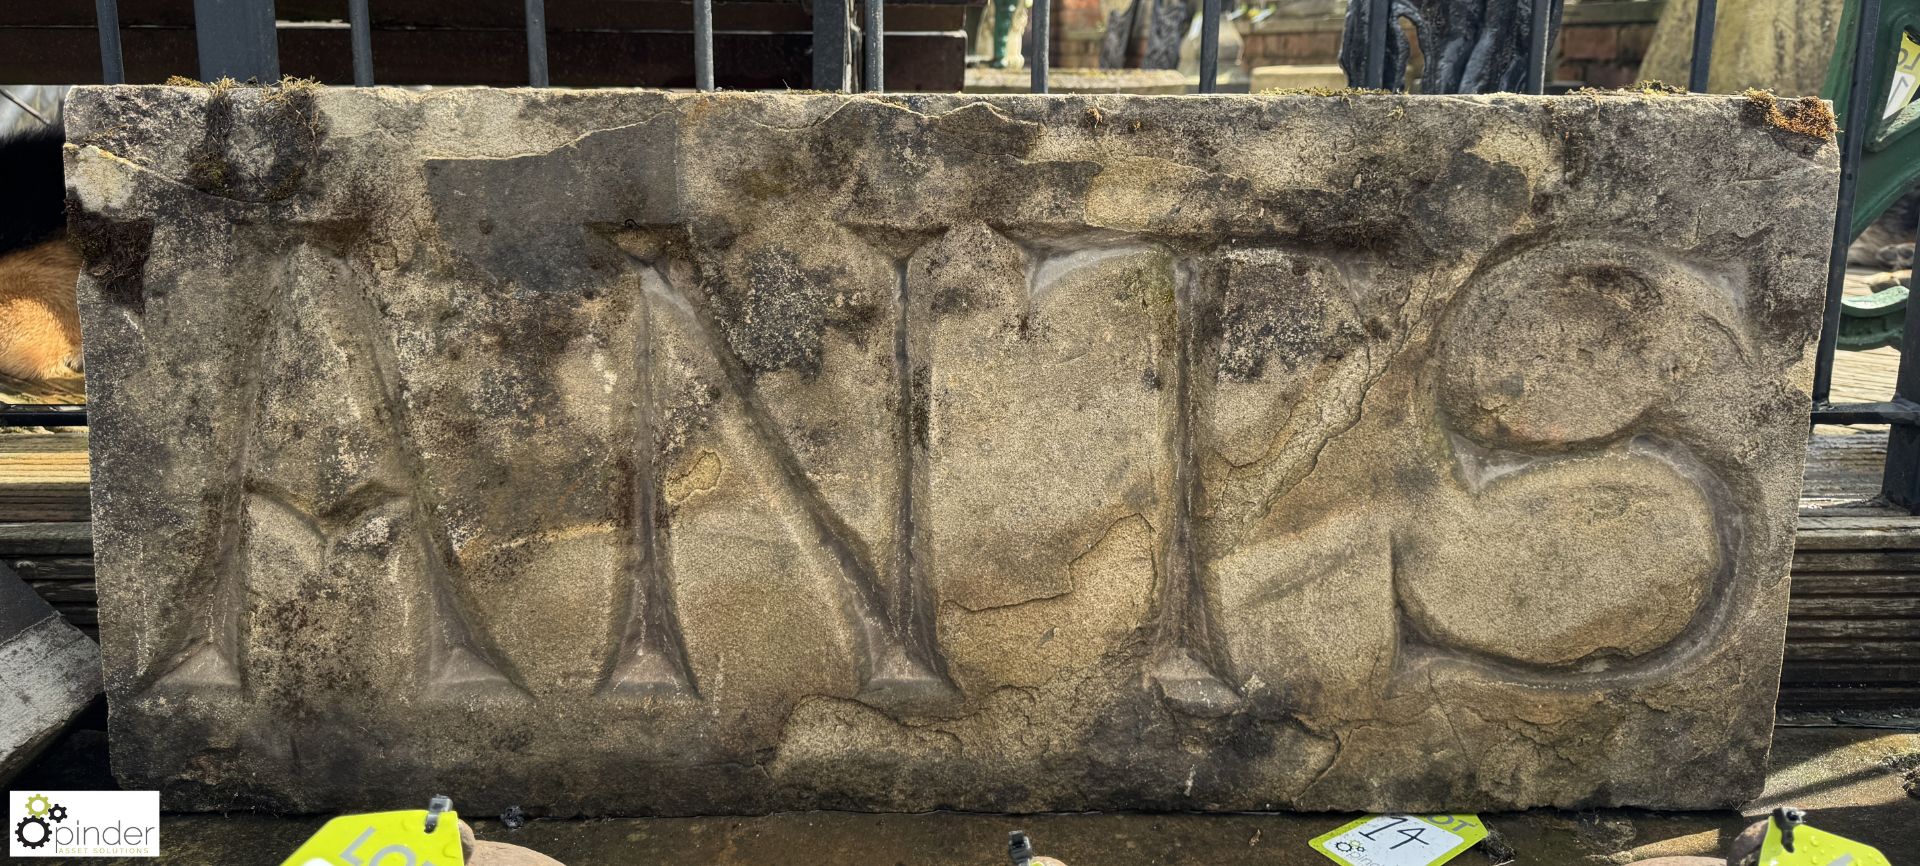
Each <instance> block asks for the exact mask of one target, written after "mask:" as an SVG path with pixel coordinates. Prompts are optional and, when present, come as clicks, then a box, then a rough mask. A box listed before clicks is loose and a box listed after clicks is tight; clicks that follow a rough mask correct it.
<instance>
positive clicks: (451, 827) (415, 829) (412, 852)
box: [280, 809, 466, 866]
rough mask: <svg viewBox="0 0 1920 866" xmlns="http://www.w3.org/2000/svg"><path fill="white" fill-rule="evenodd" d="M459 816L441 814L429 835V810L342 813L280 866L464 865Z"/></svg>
mask: <svg viewBox="0 0 1920 866" xmlns="http://www.w3.org/2000/svg"><path fill="white" fill-rule="evenodd" d="M465 864H466V858H464V857H462V856H461V855H460V816H459V815H457V814H455V813H453V812H442V813H440V821H439V823H438V824H436V825H435V826H434V828H433V832H431V833H429V832H427V810H425V809H407V810H403V811H399V812H372V813H369V814H366V815H342V816H340V817H338V818H335V819H333V820H331V821H328V822H327V825H326V826H325V827H321V828H320V832H318V833H315V834H313V838H311V839H308V840H307V841H306V844H304V845H301V846H300V850H298V851H295V852H293V856H291V857H288V858H287V859H286V860H285V861H283V862H282V863H281V864H280V866H465Z"/></svg>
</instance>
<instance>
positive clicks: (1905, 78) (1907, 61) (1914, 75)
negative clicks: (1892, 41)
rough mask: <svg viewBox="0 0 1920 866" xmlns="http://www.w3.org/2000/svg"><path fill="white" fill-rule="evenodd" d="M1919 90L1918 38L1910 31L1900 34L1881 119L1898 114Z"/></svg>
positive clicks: (1919, 52)
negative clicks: (1885, 106) (1898, 48)
mask: <svg viewBox="0 0 1920 866" xmlns="http://www.w3.org/2000/svg"><path fill="white" fill-rule="evenodd" d="M1915 91H1920V40H1916V39H1914V38H1913V34H1912V33H1906V32H1902V33H1901V34H1900V56H1899V57H1898V58H1895V60H1894V61H1893V81H1892V82H1891V83H1890V84H1889V85H1888V87H1887V110H1886V111H1884V112H1882V113H1881V115H1880V117H1881V119H1883V120H1884V119H1886V118H1890V117H1892V116H1894V115H1896V114H1899V113H1900V112H1901V110H1902V109H1905V108H1906V107H1907V104H1908V103H1911V102H1913V97H1914V93H1915Z"/></svg>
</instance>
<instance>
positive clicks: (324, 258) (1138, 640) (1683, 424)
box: [67, 86, 1836, 815]
mask: <svg viewBox="0 0 1920 866" xmlns="http://www.w3.org/2000/svg"><path fill="white" fill-rule="evenodd" d="M1830 121H1831V115H1830V113H1826V109H1825V108H1824V105H1823V104H1820V103H1818V102H1817V101H1812V102H1809V103H1805V104H1802V103H1793V104H1776V103H1774V102H1772V101H1770V100H1764V99H1758V98H1755V99H1749V98H1743V97H1706V96H1702V97H1684V98H1682V97H1671V96H1647V95H1633V94H1626V95H1592V96H1580V97H1568V98H1541V97H1521V96H1489V97H1473V98H1439V97H1434V98H1423V97H1400V96H1354V95H1339V96H1325V97H1322V96H1287V97H1191V98H1189V97H1152V96H1051V97H1031V96H1022V97H1016V96H1008V97H997V98H990V97H973V96H965V95H961V96H930V97H897V98H896V97H888V98H872V97H864V96H845V95H823V94H749V93H738V94H666V93H659V92H642V91H618V90H612V91H583V92H567V91H547V90H512V91H495V90H481V89H475V90H460V89H455V90H444V91H441V90H436V91H432V92H428V93H416V92H408V91H399V90H381V89H342V90H329V89H315V88H312V87H306V86H293V87H285V88H272V89H258V88H233V87H225V86H220V87H211V88H151V87H148V88H82V89H81V90H79V91H78V92H77V93H76V95H75V97H74V99H73V101H72V103H71V108H70V110H69V113H68V121H67V123H68V126H67V128H68V130H69V134H70V136H71V144H72V146H71V147H70V149H69V165H68V169H69V171H68V175H69V178H70V183H71V186H72V191H73V194H74V197H75V201H76V202H77V203H78V205H77V207H78V210H77V212H76V214H75V217H74V223H73V225H74V234H75V241H76V243H77V244H78V245H79V246H80V247H81V249H82V250H83V251H85V252H86V253H87V254H88V256H89V261H88V266H87V269H86V273H87V276H86V277H85V278H83V280H82V286H81V298H82V304H83V307H84V318H85V325H86V328H87V333H88V341H87V342H88V351H89V353H90V354H89V357H88V359H87V370H88V376H89V396H90V398H91V400H92V403H91V405H92V411H93V415H92V420H93V425H94V426H93V430H92V440H91V444H92V448H93V457H94V465H93V468H94V470H95V472H94V477H95V486H94V491H95V498H94V502H93V506H94V512H95V523H94V530H95V549H96V558H97V566H98V585H99V590H100V604H101V609H100V619H101V626H102V628H101V632H102V635H103V638H104V640H105V653H106V665H107V682H108V689H109V696H110V700H111V702H112V709H113V712H112V719H113V725H114V727H113V731H112V740H113V743H114V748H115V750H116V752H115V757H116V760H115V770H116V772H118V773H119V774H120V775H121V777H122V779H123V780H124V781H125V782H127V783H128V784H133V785H139V786H149V787H158V788H160V789H162V790H163V791H164V793H165V797H166V802H167V803H168V804H169V806H171V807H173V808H188V809H226V808H244V807H248V806H261V807H268V808H274V809H287V810H330V809H333V808H336V807H339V806H343V805H346V804H348V803H355V802H361V801H363V800H364V799H365V798H367V797H368V796H379V795H396V796H397V795H399V794H401V793H408V794H409V795H411V794H412V793H413V792H415V791H416V789H417V788H418V786H420V785H423V784H425V785H438V786H442V787H444V788H445V792H446V793H449V794H452V795H453V796H455V797H456V798H457V799H461V800H463V801H465V802H468V803H470V804H472V805H474V806H476V807H479V808H483V809H488V808H497V807H500V806H504V805H505V804H506V803H507V802H509V800H510V799H513V798H517V799H519V800H520V801H521V802H522V803H523V805H526V806H528V807H529V808H531V809H535V810H537V811H539V812H541V813H544V814H563V815H572V814H579V815H607V814H635V813H641V814H669V815H676V814H678V815H685V814H729V813H758V812H767V811H775V810H783V809H796V808H839V809H850V810H875V811H917V810H925V809H936V808H951V809H960V810H977V811H1030V810H1079V809H1121V808H1127V809H1164V810H1188V809H1191V810H1225V811H1231V810H1271V809H1281V808H1302V809H1324V810H1348V809H1353V810H1361V809H1364V810H1385V809H1396V810H1446V809H1491V808H1517V807H1527V806H1541V805H1556V806H1564V807H1583V806H1607V805H1642V806H1663V807H1679V808H1708V807H1715V806H1725V805H1729V804H1733V803H1737V802H1741V801H1743V800H1745V799H1747V798H1749V797H1750V796H1751V795H1753V794H1754V793H1756V792H1757V791H1758V789H1759V785H1760V782H1761V778H1762V772H1763V768H1764V759H1765V755H1766V747H1767V739H1768V735H1769V731H1770V730H1771V727H1770V726H1771V720H1772V716H1771V711H1772V707H1773V704H1774V697H1775V693H1776V684H1777V683H1778V673H1779V667H1780V660H1781V648H1782V635H1783V630H1784V628H1785V615H1786V601H1787V569H1788V560H1789V557H1790V553H1791V550H1792V538H1793V528H1794V520H1795V504H1796V497H1797V493H1798V490H1799V486H1800V478H1801V468H1802V466H1801V464H1802V461H1803V460H1804V455H1805V444H1806V435H1807V411H1808V405H1809V402H1808V398H1807V393H1806V391H1807V387H1808V384H1809V377H1810V374H1811V365H1810V363H1809V358H1810V356H1811V355H1810V353H1811V352H1812V351H1813V346H1814V336H1815V333H1816V330H1817V325H1818V322H1819V312H1820V302H1821V297H1820V285H1821V280H1820V276H1821V274H1823V273H1824V268H1825V250H1826V248H1827V234H1828V224H1829V216H1830V213H1831V209H1832V206H1833V200H1834V185H1835V181H1836V171H1835V159H1834V156H1835V150H1834V145H1833V142H1832V140H1831V122H1830ZM1408 767H1418V768H1420V770H1419V772H1417V773H1407V772H1405V770H1406V768H1408Z"/></svg>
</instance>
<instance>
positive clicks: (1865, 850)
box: [1760, 821, 1892, 866]
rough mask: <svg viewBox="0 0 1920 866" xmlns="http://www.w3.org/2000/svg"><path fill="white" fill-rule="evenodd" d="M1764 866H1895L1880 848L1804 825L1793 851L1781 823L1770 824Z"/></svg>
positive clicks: (1763, 842)
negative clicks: (1787, 843) (1888, 860)
mask: <svg viewBox="0 0 1920 866" xmlns="http://www.w3.org/2000/svg"><path fill="white" fill-rule="evenodd" d="M1760 866H1892V864H1890V863H1888V862H1887V857H1886V855H1884V854H1881V853H1880V851H1879V849H1877V848H1874V847H1873V846H1871V845H1862V844H1860V843H1859V842H1855V841H1853V840H1852V839H1847V838H1844V837H1840V836H1835V835H1833V834H1832V833H1828V832H1827V831H1825V830H1816V829H1814V828H1812V827H1808V826H1806V825H1804V824H1802V825H1801V826H1798V827H1795V828H1793V850H1792V851H1788V850H1787V846H1786V840H1785V838H1784V836H1783V835H1782V834H1781V832H1780V823H1779V822H1777V821H1768V822H1767V835H1766V838H1764V839H1762V840H1761V841H1760Z"/></svg>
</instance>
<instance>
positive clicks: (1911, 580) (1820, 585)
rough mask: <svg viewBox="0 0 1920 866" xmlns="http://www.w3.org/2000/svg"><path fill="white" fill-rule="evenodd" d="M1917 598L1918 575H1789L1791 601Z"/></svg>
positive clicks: (1820, 573)
mask: <svg viewBox="0 0 1920 866" xmlns="http://www.w3.org/2000/svg"><path fill="white" fill-rule="evenodd" d="M1822 595H1849V596H1881V595H1920V574H1829V573H1826V572H1819V571H1795V572H1794V573H1793V597H1794V598H1802V597H1808V596H1822Z"/></svg>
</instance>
